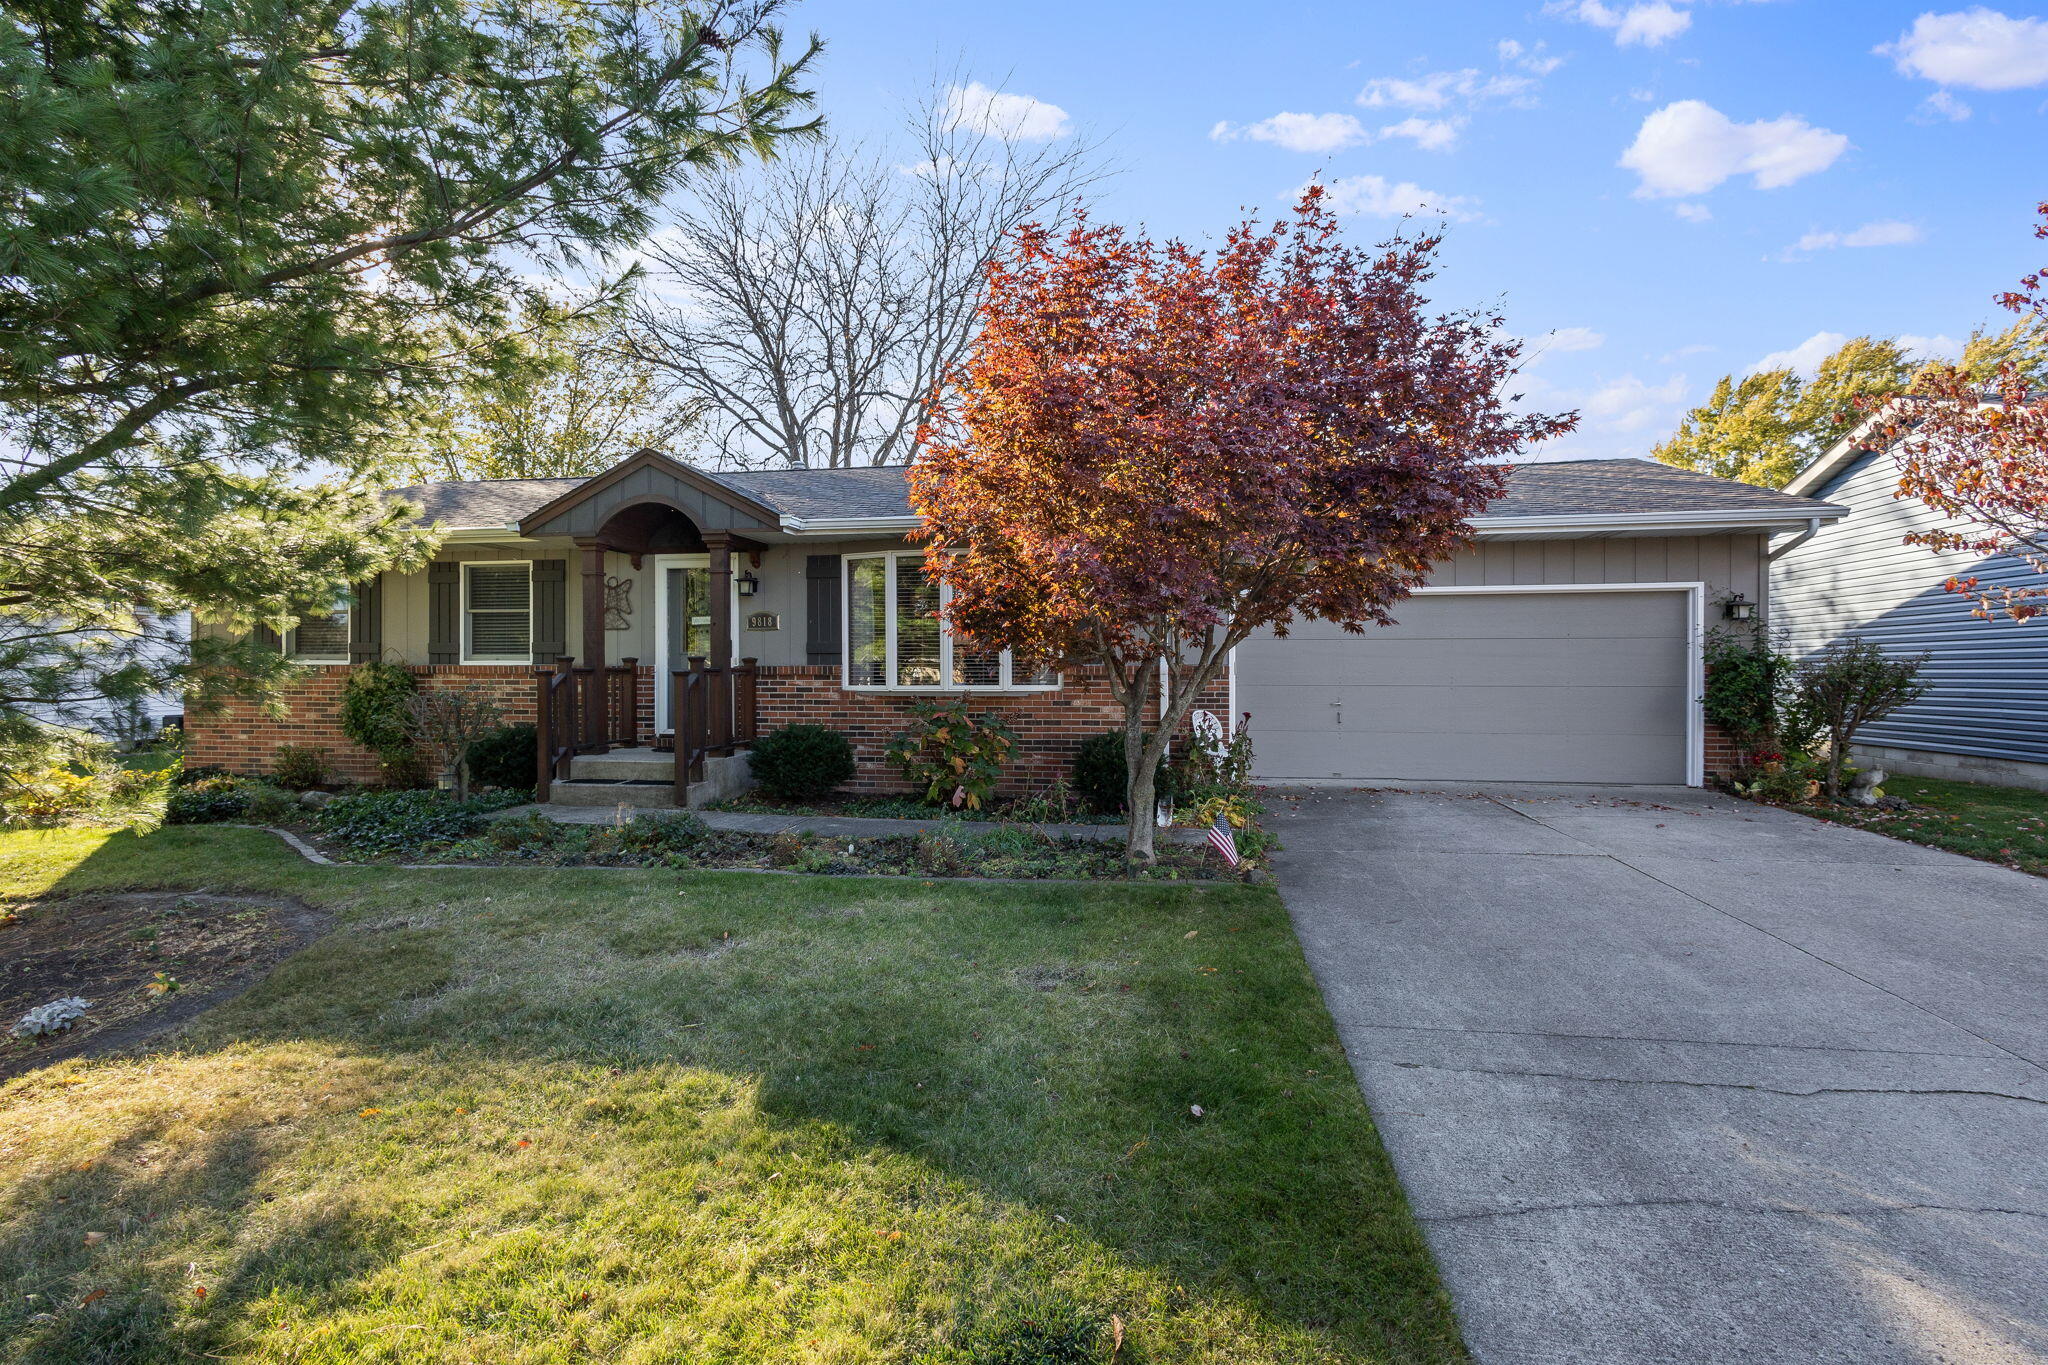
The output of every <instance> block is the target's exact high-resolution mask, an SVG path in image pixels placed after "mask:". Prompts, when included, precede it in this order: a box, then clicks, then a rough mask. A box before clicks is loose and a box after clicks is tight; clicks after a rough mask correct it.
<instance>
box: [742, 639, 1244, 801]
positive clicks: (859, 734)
mask: <svg viewBox="0 0 2048 1365" xmlns="http://www.w3.org/2000/svg"><path fill="white" fill-rule="evenodd" d="M755 695H756V697H757V698H758V706H759V725H760V730H761V733H762V734H766V733H768V732H769V731H770V730H774V729H778V728H780V727H781V726H784V725H794V724H799V723H803V724H811V725H828V726H830V727H832V728H833V729H834V730H838V731H840V732H841V733H843V734H844V735H846V737H847V738H848V739H850V740H852V741H853V757H854V762H855V763H856V764H858V765H859V771H858V772H857V774H856V775H855V777H854V780H853V782H852V783H851V784H850V788H849V789H850V790H853V791H860V792H907V791H911V790H913V789H912V787H911V786H910V784H909V783H907V782H905V781H904V780H903V775H902V774H901V773H900V772H899V771H897V770H896V769H895V768H894V767H891V766H890V765H888V764H887V763H885V762H883V760H882V752H883V750H885V749H887V748H888V747H889V741H890V740H892V739H894V738H895V737H896V735H897V734H898V733H900V732H901V731H902V730H903V729H904V728H905V726H906V725H907V724H908V723H909V719H910V707H911V704H912V703H913V702H914V701H915V700H916V698H914V697H906V696H900V695H890V694H887V693H875V692H848V691H846V690H845V689H843V688H842V687H840V685H839V668H838V666H837V665H831V664H810V665H806V664H792V665H784V666H780V667H763V668H762V669H761V676H760V680H759V682H758V683H757V685H756V693H755ZM1199 704H1200V705H1201V706H1202V707H1203V708H1204V709H1206V710H1210V711H1214V712H1216V713H1217V714H1218V715H1219V716H1222V715H1225V714H1227V712H1228V710H1229V706H1230V684H1229V679H1228V676H1227V673H1226V674H1225V675H1223V676H1219V677H1218V678H1216V679H1214V680H1212V681H1211V682H1210V684H1209V687H1208V689H1207V690H1205V691H1204V692H1203V694H1202V697H1201V701H1200V703H1199ZM968 705H969V707H970V708H971V709H972V710H973V711H974V712H975V713H976V714H977V715H979V714H984V713H994V714H996V715H999V716H1001V717H1002V718H1003V720H1004V722H1005V723H1006V724H1007V725H1009V727H1010V728H1011V729H1013V730H1015V731H1016V732H1017V737H1018V739H1019V740H1020V741H1022V742H1021V744H1020V746H1019V747H1020V751H1021V752H1020V756H1019V757H1018V759H1017V760H1016V761H1015V762H1013V763H1012V764H1011V766H1010V769H1009V771H1008V772H1007V773H1006V774H1005V775H1004V779H1003V783H1002V790H1004V791H1005V792H1015V791H1027V790H1032V789H1036V788H1039V787H1043V786H1045V785H1046V784H1048V783H1050V782H1051V781H1053V779H1055V778H1067V779H1071V778H1072V776H1073V765H1074V753H1075V751H1076V750H1077V749H1079V748H1080V747H1081V741H1082V740H1084V739H1086V738H1088V737H1089V736H1090V735H1098V734H1101V733H1102V732H1103V731H1104V730H1116V729H1121V728H1122V726H1123V707H1121V706H1120V705H1118V704H1117V702H1116V699H1115V698H1113V697H1111V696H1110V694H1109V684H1108V682H1107V681H1106V680H1105V679H1104V677H1103V676H1102V674H1100V673H1099V672H1093V671H1090V672H1084V673H1080V674H1075V673H1073V672H1069V673H1067V674H1066V676H1065V681H1064V684H1063V685H1062V686H1061V687H1060V688H1059V689H1058V690H1057V691H1053V692H1012V693H998V692H990V693H971V694H969V697H968Z"/></svg>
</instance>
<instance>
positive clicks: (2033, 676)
mask: <svg viewBox="0 0 2048 1365" xmlns="http://www.w3.org/2000/svg"><path fill="white" fill-rule="evenodd" d="M1897 483H1898V471H1897V466H1896V464H1895V462H1894V461H1893V459H1892V457H1891V455H1890V454H1889V453H1886V452H1877V453H1872V454H1868V455H1864V456H1863V457H1861V458H1860V459H1858V460H1857V461H1856V462H1855V463H1853V464H1851V465H1849V466H1848V467H1847V468H1846V469H1844V470H1843V471H1842V473H1841V474H1839V475H1837V476H1836V477H1835V478H1834V479H1832V480H1830V481H1829V482H1828V483H1827V484H1825V485H1823V486H1822V487H1821V488H1819V489H1817V490H1815V493H1814V497H1815V498H1816V499H1817V500H1819V501H1822V502H1832V503H1839V504H1841V505H1843V506H1845V507H1847V508H1849V509H1850V513H1849V517H1848V519H1847V520H1846V521H1843V522H1840V523H1838V524H1836V525H1834V526H1831V527H1827V528H1824V529H1823V530H1822V531H1821V533H1820V534H1819V535H1818V536H1816V537H1815V538H1814V539H1812V540H1810V541H1808V542H1807V543H1806V544H1804V545H1802V546H1800V547H1799V548H1798V549H1796V550H1793V551H1791V552H1790V553H1788V554H1787V555H1786V556H1785V557H1784V558H1783V559H1781V560H1779V561H1778V562H1777V564H1776V565H1775V567H1774V571H1773V573H1772V576H1771V579H1772V581H1771V593H1772V598H1773V619H1774V620H1775V621H1776V622H1777V624H1778V625H1780V626H1782V627H1784V628H1785V630H1786V632H1787V633H1786V640H1787V644H1788V646H1789V649H1790V651H1791V652H1792V653H1795V654H1802V655H1803V654H1807V653H1811V652H1812V651H1814V650H1816V649H1820V648H1822V647H1824V646H1826V645H1829V644H1833V643H1837V642H1839V641H1841V640H1844V639H1846V638H1848V637H1850V636H1852V635H1860V636H1862V637H1864V638H1865V639H1869V640H1873V641H1875V642H1876V643H1877V644H1878V645H1879V646H1880V647H1882V648H1883V649H1884V650H1885V651H1886V652H1887V653H1891V654H1899V655H1906V654H1917V653H1920V652H1923V651H1925V652H1927V653H1929V654H1931V655H1932V656H1933V658H1932V659H1931V660H1930V662H1929V664H1928V667H1927V674H1926V676H1927V677H1928V679H1929V680H1930V681H1931V682H1932V683H1933V684H1934V687H1933V690H1932V691H1931V692H1930V693H1929V694H1928V695H1927V697H1926V698H1925V699H1924V700H1922V701H1920V702H1919V703H1917V704H1915V705H1913V706H1911V707H1908V708H1906V709H1905V710H1903V711H1900V712H1899V713H1897V714H1896V715H1894V716H1892V717H1890V718H1888V719H1886V720H1883V721H1879V722H1877V723H1875V724H1872V725H1869V726H1866V727H1865V728H1864V729H1863V731H1862V732H1861V734H1860V736H1859V739H1860V742H1862V743H1866V744H1872V745H1884V746H1890V747H1894V748H1901V749H1920V750H1928V751H1931V752H1935V753H1948V754H1968V755H1972V756H1975V757H1981V758H1994V759H2006V760H2015V761H2020V762H2030V763H2042V762H2048V620H2035V621H2033V622H2031V623H2022V622H2018V621H2013V620H2011V619H2009V618H2001V619H1997V620H1990V621H1987V620H1983V619H1981V618H1978V617H1974V616H1972V615H1971V614H1970V608H1971V604H1970V602H1969V601H1968V600H1967V599H1966V598H1964V597H1962V596H1959V595H1958V594H1955V593H1951V592H1949V591H1948V590H1947V589H1945V588H1944V587H1943V586H1942V584H1943V583H1944V582H1946V581H1947V580H1948V579H1949V578H1950V577H1951V576H1955V577H1963V578H1967V577H1970V576H1972V575H1974V576H1976V577H1978V578H1979V579H1981V580H1983V581H1984V582H1986V583H2011V584H2039V583H2040V581H2041V579H2040V575H2038V574H2037V573H2035V571H2034V570H2033V568H2032V567H2031V566H2029V565H2028V564H2027V563H2026V562H2025V561H2023V560H2020V559H2017V558H2014V557H2012V556H2000V557H1996V558H1992V559H1983V558H1980V557H1978V556H1975V555H1970V554H1955V553H1946V554H1935V553H1933V552H1931V551H1928V550H1926V549H1923V548H1921V547H1919V546H1916V545H1907V544H1905V543H1904V538H1905V536H1906V535H1907V534H1908V533H1909V532H1913V531H1920V530H1929V529H1934V528H1936V527H1939V526H1940V525H1941V524H1942V518H1941V517H1940V515H1939V514H1937V513H1935V512H1934V511H1932V510H1931V509H1929V508H1928V507H1927V506H1926V505H1925V504H1923V503H1920V502H1916V501H1912V500H1901V499H1897V498H1894V497H1893V496H1892V493H1893V490H1894V489H1895V488H1896V487H1897Z"/></svg>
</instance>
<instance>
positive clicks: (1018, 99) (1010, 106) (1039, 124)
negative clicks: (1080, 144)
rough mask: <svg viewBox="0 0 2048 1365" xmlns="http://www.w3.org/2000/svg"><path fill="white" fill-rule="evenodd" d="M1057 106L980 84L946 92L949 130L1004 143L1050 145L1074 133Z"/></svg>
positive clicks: (1064, 113)
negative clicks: (962, 130)
mask: <svg viewBox="0 0 2048 1365" xmlns="http://www.w3.org/2000/svg"><path fill="white" fill-rule="evenodd" d="M1067 122H1068V120H1067V111H1066V110H1064V109H1062V108H1060V107H1059V106H1058V105H1057V104H1047V103H1046V102H1045V101H1044V100H1037V99H1033V98H1032V97H1031V96H1029V95H1013V94H1010V93H1009V92H1007V91H1003V90H991V89H989V88H988V87H987V86H985V85H983V84H982V83H981V82H980V81H970V82H968V83H967V84H966V85H954V86H949V87H947V89H946V126H947V127H949V128H965V129H967V130H968V131H970V132H975V133H981V134H984V135H986V136H988V137H994V138H1000V139H1002V140H1003V141H1004V142H1050V141H1052V140H1053V139H1054V138H1061V137H1065V136H1066V135H1067V134H1068V133H1069V132H1071V131H1073V130H1072V129H1071V128H1069V127H1068V126H1067Z"/></svg>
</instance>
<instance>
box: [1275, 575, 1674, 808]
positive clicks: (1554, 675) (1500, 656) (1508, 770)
mask: <svg viewBox="0 0 2048 1365" xmlns="http://www.w3.org/2000/svg"><path fill="white" fill-rule="evenodd" d="M1687 614H1688V606H1687V597H1686V594H1685V593H1683V592H1671V591H1644V592H1557V593H1544V592H1518V593H1498V594H1494V593H1487V594H1469V595H1468V594H1462V593H1425V594H1422V595H1420V596H1417V597H1414V598H1412V599H1410V600H1409V601H1407V602H1404V603H1402V604H1401V605H1400V607H1399V608H1397V609H1396V611H1395V616H1396V617H1397V619H1398V620H1399V624H1398V625H1394V626H1387V627H1376V628H1368V629H1367V631H1366V633H1365V634H1364V635H1348V634H1346V633H1345V632H1344V631H1342V630H1341V629H1339V628H1337V627H1335V626H1332V625H1328V624H1325V623H1323V622H1320V621H1310V622H1299V623H1297V624H1296V625H1295V627H1294V629H1293V631H1292V633H1291V634H1289V636H1288V637H1287V638H1286V639H1284V640H1280V639H1274V638H1273V637H1271V636H1262V637H1259V638H1255V639H1252V640H1249V641H1247V642H1246V643H1245V644H1244V645H1243V646H1241V647H1240V648H1239V650H1238V657H1237V668H1238V672H1237V680H1238V681H1237V688H1238V697H1237V700H1238V707H1239V709H1240V710H1245V711H1249V712H1251V729H1252V745H1253V754H1254V758H1253V763H1254V771H1255V773H1256V775H1257V777H1258V778H1259V780H1260V781H1263V782H1289V781H1329V780H1330V779H1332V778H1337V779H1347V780H1354V781H1380V780H1395V781H1397V780H1401V779H1404V778H1405V779H1413V780H1441V781H1501V782H1636V783H1669V784H1678V783H1683V782H1684V781H1685V780H1686V777H1687V767H1688V764H1687V745H1688V739H1687V717H1688V713H1689V711H1690V705H1691V703H1690V698H1689V689H1688V682H1687V679H1688V653H1687V638H1688V631H1687V627H1688V622H1687Z"/></svg>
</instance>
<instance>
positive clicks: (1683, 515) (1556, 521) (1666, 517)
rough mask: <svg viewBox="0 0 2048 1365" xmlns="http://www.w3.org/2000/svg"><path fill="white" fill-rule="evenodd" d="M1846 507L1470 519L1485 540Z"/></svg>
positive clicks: (1702, 527)
mask: <svg viewBox="0 0 2048 1365" xmlns="http://www.w3.org/2000/svg"><path fill="white" fill-rule="evenodd" d="M1848 515H1849V509H1848V508H1846V507H1836V506H1834V505H1832V504H1829V503H1822V504H1820V505H1818V506H1814V507H1765V508H1756V509H1754V510H1751V511H1746V512H1745V511H1735V510H1730V511H1725V512H1719V511H1716V512H1594V513H1587V514H1582V515H1578V516H1568V517H1474V518H1472V520H1471V522H1470V523H1469V524H1470V526H1471V527H1472V529H1473V531H1474V532H1475V533H1477V534H1478V536H1479V537H1480V538H1481V539H1482V540H1483V539H1485V538H1486V537H1488V536H1497V535H1526V534H1528V533H1530V532H1532V531H1537V532H1541V531H1578V532H1581V533H1584V534H1587V535H1591V534H1594V533H1596V532H1601V531H1670V532H1673V533H1678V532H1685V531H1695V532H1697V531H1732V530H1740V529H1742V528H1745V527H1751V526H1774V525H1778V524H1780V523H1782V524H1784V525H1786V526H1804V525H1805V524H1806V523H1807V522H1809V521H1811V520H1812V519H1813V518H1814V517H1816V516H1818V517H1819V518H1820V519H1821V520H1823V521H1840V520H1841V519H1842V518H1843V517H1846V516H1848Z"/></svg>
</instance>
